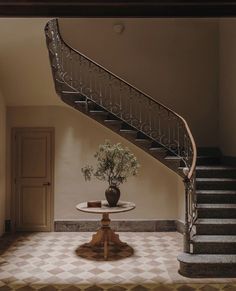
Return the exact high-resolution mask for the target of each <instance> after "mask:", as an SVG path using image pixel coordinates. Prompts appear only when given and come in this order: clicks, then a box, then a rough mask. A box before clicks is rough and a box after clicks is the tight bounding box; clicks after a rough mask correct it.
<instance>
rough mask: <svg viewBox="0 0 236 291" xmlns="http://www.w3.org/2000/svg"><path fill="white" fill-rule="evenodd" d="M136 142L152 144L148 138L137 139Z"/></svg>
mask: <svg viewBox="0 0 236 291" xmlns="http://www.w3.org/2000/svg"><path fill="white" fill-rule="evenodd" d="M135 141H136V142H140V143H144V144H149V143H151V142H152V141H151V140H150V139H147V138H136V139H135Z"/></svg>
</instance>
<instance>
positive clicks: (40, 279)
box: [0, 232, 236, 291]
mask: <svg viewBox="0 0 236 291" xmlns="http://www.w3.org/2000/svg"><path fill="white" fill-rule="evenodd" d="M91 235H92V234H91V233H81V232H77V233H73V232H67V233H60V232H51V233H31V234H21V235H20V234H19V235H16V236H14V237H13V236H5V237H3V238H1V239H0V291H5V290H6V291H7V290H18V291H30V290H35V289H36V290H40V291H55V290H64V291H75V290H86V291H95V290H109V291H125V290H133V291H146V290H155V291H171V290H176V291H193V290H198V291H217V290H224V291H236V278H235V279H189V278H185V277H182V276H181V275H179V274H178V262H177V260H176V257H177V255H178V254H179V253H180V252H181V250H182V236H181V235H180V234H179V233H176V232H168V233H163V232H162V233H161V232H159V233H158V232H156V233H120V238H121V239H122V240H123V241H126V242H128V243H129V245H130V246H131V247H132V248H133V249H134V254H133V255H132V256H131V257H127V258H122V257H121V258H118V260H115V261H113V260H109V261H99V260H97V261H96V260H95V261H94V260H91V258H89V259H85V258H81V257H79V256H78V255H77V252H76V250H77V248H78V246H79V245H81V244H83V243H85V242H88V241H89V239H90V238H91ZM116 259H117V258H116Z"/></svg>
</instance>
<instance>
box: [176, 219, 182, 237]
mask: <svg viewBox="0 0 236 291" xmlns="http://www.w3.org/2000/svg"><path fill="white" fill-rule="evenodd" d="M175 226H176V231H177V232H179V233H182V234H183V233H184V222H183V221H182V220H175Z"/></svg>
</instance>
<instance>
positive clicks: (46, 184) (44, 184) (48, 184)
mask: <svg viewBox="0 0 236 291" xmlns="http://www.w3.org/2000/svg"><path fill="white" fill-rule="evenodd" d="M50 185H51V183H50V182H47V183H43V186H50Z"/></svg>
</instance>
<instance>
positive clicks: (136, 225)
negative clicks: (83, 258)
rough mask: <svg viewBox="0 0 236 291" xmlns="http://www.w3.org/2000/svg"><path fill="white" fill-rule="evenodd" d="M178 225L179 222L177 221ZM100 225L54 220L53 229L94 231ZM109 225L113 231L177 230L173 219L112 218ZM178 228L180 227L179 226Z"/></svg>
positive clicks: (98, 222) (88, 221) (97, 222)
mask: <svg viewBox="0 0 236 291" xmlns="http://www.w3.org/2000/svg"><path fill="white" fill-rule="evenodd" d="M178 225H180V222H179V223H178ZM99 226H100V221H99V220H55V221H54V231H57V232H61V231H65V232H67V231H68V232H70V231H71V232H72V231H75V232H77V231H81V232H82V231H96V230H97V229H98V228H99ZM111 227H112V228H113V229H114V230H115V231H127V232H129V231H132V232H159V231H166V232H168V231H178V230H177V223H176V221H175V220H125V221H124V220H113V221H112V222H111ZM179 229H181V227H180V226H179Z"/></svg>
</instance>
